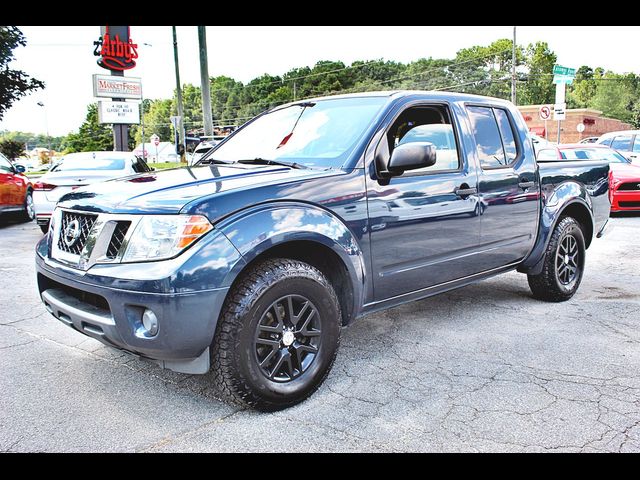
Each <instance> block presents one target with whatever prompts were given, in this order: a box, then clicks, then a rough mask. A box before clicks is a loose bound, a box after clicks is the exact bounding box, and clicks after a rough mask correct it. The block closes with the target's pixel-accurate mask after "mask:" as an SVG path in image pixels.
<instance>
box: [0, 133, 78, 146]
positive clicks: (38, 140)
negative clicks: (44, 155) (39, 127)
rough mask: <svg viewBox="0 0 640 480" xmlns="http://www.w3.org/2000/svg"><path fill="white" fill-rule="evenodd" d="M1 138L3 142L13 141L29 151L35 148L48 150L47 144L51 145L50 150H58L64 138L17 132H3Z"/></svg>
mask: <svg viewBox="0 0 640 480" xmlns="http://www.w3.org/2000/svg"><path fill="white" fill-rule="evenodd" d="M2 138H3V139H4V140H14V141H16V142H19V143H21V144H22V148H23V149H25V148H26V149H27V150H29V151H30V150H31V149H33V148H35V147H45V148H49V144H51V150H56V151H58V150H60V144H61V143H62V141H63V140H64V138H65V137H64V136H62V137H47V136H46V135H44V134H42V133H39V134H37V135H36V134H35V133H31V132H19V131H12V132H9V131H4V132H2Z"/></svg>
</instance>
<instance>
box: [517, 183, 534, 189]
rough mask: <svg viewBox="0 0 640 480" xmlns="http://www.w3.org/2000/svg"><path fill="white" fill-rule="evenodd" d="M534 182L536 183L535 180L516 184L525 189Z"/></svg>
mask: <svg viewBox="0 0 640 480" xmlns="http://www.w3.org/2000/svg"><path fill="white" fill-rule="evenodd" d="M535 184H536V183H535V182H520V183H519V184H518V186H519V187H520V188H521V189H523V190H527V189H529V188H531V187H533V186H534V185H535Z"/></svg>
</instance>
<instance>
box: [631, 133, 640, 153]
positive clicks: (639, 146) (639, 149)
mask: <svg viewBox="0 0 640 480" xmlns="http://www.w3.org/2000/svg"><path fill="white" fill-rule="evenodd" d="M633 151H634V152H636V153H640V135H636V137H635V140H634V141H633Z"/></svg>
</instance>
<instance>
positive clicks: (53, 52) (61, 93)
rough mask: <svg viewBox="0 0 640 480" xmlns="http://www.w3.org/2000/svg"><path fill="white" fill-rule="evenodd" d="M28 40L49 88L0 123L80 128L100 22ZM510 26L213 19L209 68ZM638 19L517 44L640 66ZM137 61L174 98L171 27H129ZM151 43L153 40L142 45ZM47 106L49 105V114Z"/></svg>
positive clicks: (525, 37)
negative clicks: (218, 22) (262, 23)
mask: <svg viewBox="0 0 640 480" xmlns="http://www.w3.org/2000/svg"><path fill="white" fill-rule="evenodd" d="M20 29H21V30H22V32H23V33H24V34H25V36H26V39H27V46H26V47H19V48H18V49H16V50H15V56H16V60H15V61H14V62H13V63H12V64H11V67H12V68H17V69H20V70H24V71H25V72H27V73H28V74H30V75H32V76H34V77H35V78H38V79H40V80H43V81H44V82H46V89H45V90H40V91H38V92H36V93H34V94H31V95H29V96H27V97H25V98H23V99H22V100H20V101H18V102H16V103H14V104H13V106H12V108H11V109H10V110H9V111H8V112H6V113H5V115H4V118H3V120H2V122H0V130H22V131H30V132H34V133H44V132H45V113H46V117H47V119H48V129H49V133H50V134H51V135H64V134H67V133H69V132H70V131H73V130H77V129H78V127H79V126H80V124H81V123H82V121H83V119H84V116H85V114H86V106H87V104H89V103H91V102H93V101H95V99H94V97H93V89H92V83H91V82H92V79H91V75H92V74H94V73H102V74H105V73H106V74H108V71H107V70H104V69H102V68H100V67H99V66H98V65H97V64H96V58H97V57H94V56H93V41H94V40H97V39H98V37H99V35H100V27H98V26H93V27H77V26H76V27H59V26H58V27H43V26H39V27H26V26H25V27H20ZM512 29H513V27H510V26H497V27H490V26H484V27H469V26H464V27H319V26H313V27H229V26H225V27H207V44H208V53H209V75H210V76H216V75H227V76H230V77H233V78H235V79H237V80H241V81H243V82H247V81H249V80H251V79H252V78H254V77H256V76H259V75H261V74H263V73H270V74H273V75H281V74H283V73H285V72H286V71H287V70H289V69H290V68H293V67H300V66H305V65H307V66H313V65H314V64H315V63H316V62H317V61H318V60H341V61H343V62H345V63H346V64H350V63H351V62H352V61H354V60H371V59H377V58H383V59H385V60H397V61H401V62H409V61H412V60H416V59H418V58H422V57H430V56H431V57H437V58H451V57H453V56H455V53H456V51H458V50H459V49H461V48H464V47H470V46H472V45H488V44H489V43H491V42H493V41H494V40H496V39H499V38H511V36H512ZM639 36H640V28H639V27H576V26H573V27H548V26H547V27H533V26H526V27H518V29H517V43H518V44H520V45H526V44H528V43H531V42H535V41H538V40H544V41H546V42H548V43H549V46H550V48H551V49H552V50H553V51H554V52H555V53H556V54H557V55H558V63H559V64H561V65H565V66H568V67H574V68H578V67H580V66H581V65H589V66H592V67H597V66H601V67H604V68H605V69H610V70H613V71H616V72H620V73H622V72H634V73H640V64H639V60H638V59H639V57H638V55H637V54H636V53H635V47H636V46H637V45H638V37H639ZM131 38H132V39H133V40H134V41H135V42H137V43H138V44H139V45H140V47H139V54H140V58H139V59H138V64H137V66H136V67H135V68H133V69H132V70H129V71H127V72H126V75H128V76H132V77H141V78H142V84H143V93H144V96H145V98H169V97H170V96H171V94H172V90H173V89H174V88H175V71H174V63H173V51H172V36H171V27H167V26H165V27H150V26H144V27H136V26H132V27H131ZM145 44H149V45H145ZM178 47H179V56H180V76H181V81H182V83H193V84H195V85H199V84H200V72H199V59H198V33H197V28H196V27H194V26H191V27H178ZM39 101H41V102H43V103H44V104H45V105H46V108H42V107H38V106H37V102H39ZM45 109H46V112H45Z"/></svg>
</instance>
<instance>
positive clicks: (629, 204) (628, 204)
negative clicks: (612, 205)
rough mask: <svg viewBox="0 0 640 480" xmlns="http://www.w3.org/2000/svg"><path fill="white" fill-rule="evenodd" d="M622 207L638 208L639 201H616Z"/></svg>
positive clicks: (639, 205)
mask: <svg viewBox="0 0 640 480" xmlns="http://www.w3.org/2000/svg"><path fill="white" fill-rule="evenodd" d="M618 205H620V206H621V207H622V208H640V202H618Z"/></svg>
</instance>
